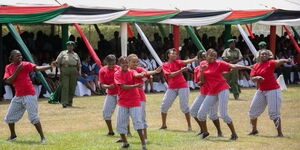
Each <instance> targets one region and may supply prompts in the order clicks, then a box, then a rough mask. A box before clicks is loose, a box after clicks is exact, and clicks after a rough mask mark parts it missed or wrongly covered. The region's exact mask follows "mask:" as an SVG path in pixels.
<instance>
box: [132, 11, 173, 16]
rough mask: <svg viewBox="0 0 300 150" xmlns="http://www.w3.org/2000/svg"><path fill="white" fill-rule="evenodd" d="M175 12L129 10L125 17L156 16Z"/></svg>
mask: <svg viewBox="0 0 300 150" xmlns="http://www.w3.org/2000/svg"><path fill="white" fill-rule="evenodd" d="M175 12H177V11H176V10H136V9H133V10H129V11H128V13H127V14H126V16H158V15H164V14H170V13H175Z"/></svg>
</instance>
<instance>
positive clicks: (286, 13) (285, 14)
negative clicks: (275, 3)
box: [263, 9, 300, 21]
mask: <svg viewBox="0 0 300 150" xmlns="http://www.w3.org/2000/svg"><path fill="white" fill-rule="evenodd" d="M298 18H300V11H290V10H282V9H278V10H275V12H274V13H273V14H271V15H270V16H269V17H267V18H265V19H263V21H274V20H286V19H298Z"/></svg>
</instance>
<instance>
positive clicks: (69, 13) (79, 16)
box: [45, 6, 128, 24]
mask: <svg viewBox="0 0 300 150" xmlns="http://www.w3.org/2000/svg"><path fill="white" fill-rule="evenodd" d="M127 12H128V11H127V10H116V9H97V8H78V7H72V6H71V7H69V8H67V9H66V10H65V11H64V12H62V13H61V14H60V15H58V16H57V17H55V18H52V19H50V20H48V21H45V23H52V24H71V23H79V24H98V23H106V22H110V21H113V20H115V19H117V18H120V17H122V16H123V15H125V14H126V13H127Z"/></svg>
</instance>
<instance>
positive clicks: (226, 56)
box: [222, 48, 243, 62]
mask: <svg viewBox="0 0 300 150" xmlns="http://www.w3.org/2000/svg"><path fill="white" fill-rule="evenodd" d="M222 58H223V60H225V61H227V62H229V61H236V60H240V59H242V58H243V55H242V53H241V51H240V50H239V49H238V48H235V49H230V48H227V49H225V50H224V52H223V54H222Z"/></svg>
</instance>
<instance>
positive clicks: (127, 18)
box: [114, 12, 177, 23]
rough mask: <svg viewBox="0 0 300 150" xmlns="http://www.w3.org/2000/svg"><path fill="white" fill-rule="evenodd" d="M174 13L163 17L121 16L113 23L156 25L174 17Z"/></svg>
mask: <svg viewBox="0 0 300 150" xmlns="http://www.w3.org/2000/svg"><path fill="white" fill-rule="evenodd" d="M176 14H177V12H176V13H169V14H164V15H157V16H122V17H120V18H118V19H116V20H114V21H119V22H143V23H156V22H160V21H163V20H165V19H169V18H171V17H173V16H175V15H176Z"/></svg>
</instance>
